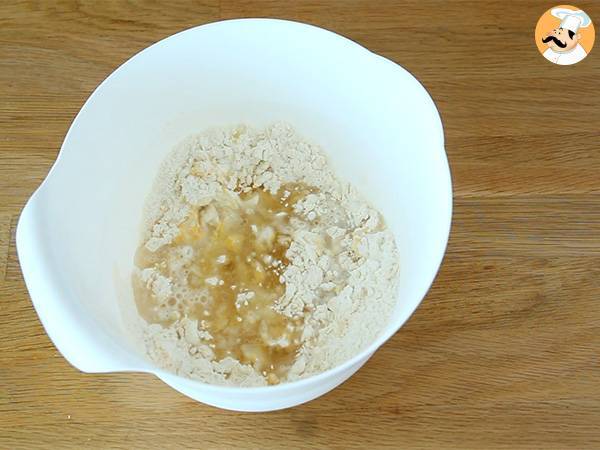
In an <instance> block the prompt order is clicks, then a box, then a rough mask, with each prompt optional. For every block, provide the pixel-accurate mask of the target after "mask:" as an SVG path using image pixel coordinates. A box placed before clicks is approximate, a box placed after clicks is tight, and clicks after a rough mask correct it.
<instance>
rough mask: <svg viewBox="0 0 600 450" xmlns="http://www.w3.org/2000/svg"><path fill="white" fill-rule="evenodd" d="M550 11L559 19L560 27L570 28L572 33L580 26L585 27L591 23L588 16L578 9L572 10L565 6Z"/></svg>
mask: <svg viewBox="0 0 600 450" xmlns="http://www.w3.org/2000/svg"><path fill="white" fill-rule="evenodd" d="M550 13H551V14H552V15H553V16H554V17H556V18H558V19H560V20H561V22H560V28H564V29H565V30H571V31H572V32H573V33H577V30H579V28H580V27H581V28H586V27H588V26H589V25H590V24H591V23H592V19H590V16H588V15H587V14H586V13H585V12H584V11H581V10H580V9H578V10H577V11H573V10H571V9H567V8H553V9H552V11H550Z"/></svg>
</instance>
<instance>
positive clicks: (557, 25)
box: [535, 5, 595, 66]
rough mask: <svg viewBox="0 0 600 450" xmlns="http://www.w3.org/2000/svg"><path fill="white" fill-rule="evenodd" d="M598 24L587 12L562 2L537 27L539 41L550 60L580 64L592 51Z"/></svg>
mask: <svg viewBox="0 0 600 450" xmlns="http://www.w3.org/2000/svg"><path fill="white" fill-rule="evenodd" d="M594 38H595V32H594V24H593V23H592V19H590V16H588V15H587V14H586V13H585V11H582V10H581V9H579V8H576V7H575V6H569V5H560V6H557V7H555V8H552V9H549V10H548V11H546V12H545V13H544V14H543V15H542V17H540V20H538V23H537V26H536V27H535V43H536V44H537V47H538V50H539V51H540V53H541V54H542V55H543V56H544V58H546V59H547V60H548V61H550V62H552V63H554V64H560V65H562V66H567V65H571V64H575V63H578V62H579V61H581V60H582V59H584V58H585V57H586V56H587V55H588V53H589V52H590V51H591V50H592V47H593V45H594Z"/></svg>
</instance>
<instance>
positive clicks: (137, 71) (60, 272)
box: [34, 20, 451, 368]
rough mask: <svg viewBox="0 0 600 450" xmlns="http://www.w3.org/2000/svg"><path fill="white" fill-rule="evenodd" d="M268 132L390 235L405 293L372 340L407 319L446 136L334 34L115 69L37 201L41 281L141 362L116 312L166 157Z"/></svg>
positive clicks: (281, 33) (247, 30)
mask: <svg viewBox="0 0 600 450" xmlns="http://www.w3.org/2000/svg"><path fill="white" fill-rule="evenodd" d="M273 121H287V122H289V123H290V124H292V125H293V126H294V127H295V128H296V130H297V131H298V132H299V133H300V134H301V135H303V136H304V137H305V138H306V139H308V140H310V141H312V142H315V143H317V144H319V145H320V146H321V147H322V148H323V149H324V150H325V151H326V153H327V154H328V155H329V157H330V160H331V163H332V164H333V166H334V167H335V169H336V171H337V172H338V174H339V175H340V176H341V177H343V178H345V179H347V180H349V181H350V182H351V183H352V184H354V185H355V186H356V187H358V188H359V189H360V191H361V192H362V193H363V194H364V195H365V196H366V197H367V199H369V200H370V201H371V202H372V203H373V204H374V205H375V206H376V207H377V208H378V209H379V210H380V211H381V212H382V213H383V215H384V217H385V219H386V221H387V223H388V225H389V227H390V228H391V229H392V230H393V232H394V233H395V236H396V241H397V244H398V247H399V250H400V257H401V261H400V263H401V279H400V287H399V292H398V302H397V307H396V310H395V312H394V316H393V318H392V320H391V321H390V324H389V327H388V329H387V330H386V332H385V333H384V335H383V337H382V341H381V342H383V339H385V338H387V337H389V336H390V335H391V334H393V333H394V332H395V331H396V329H397V328H398V327H399V326H400V325H401V324H402V323H403V322H404V321H405V320H406V319H407V318H408V317H409V316H410V314H411V313H412V312H413V310H414V309H415V308H416V307H417V305H418V303H419V302H420V300H421V298H422V297H423V295H424V294H425V292H426V290H427V289H428V288H429V285H430V283H431V282H432V280H433V278H434V276H435V273H436V271H437V268H438V266H439V263H440V261H441V258H442V255H443V253H444V249H445V245H446V241H447V236H448V230H449V223H450V209H451V190H450V179H449V172H448V166H447V162H446V157H445V153H444V149H443V133H442V127H441V122H440V119H439V116H438V113H437V110H436V108H435V106H434V104H433V102H432V101H431V99H430V97H429V96H428V94H427V93H426V92H425V90H424V89H423V87H422V86H421V85H420V84H419V83H418V82H417V81H416V80H415V79H414V78H413V77H412V76H411V75H410V74H409V73H408V72H406V71H405V70H403V69H402V68H400V67H399V66H397V65H395V64H393V63H391V62H390V61H388V60H385V59H383V58H381V57H379V56H377V55H374V54H372V53H370V52H368V51H367V50H365V49H364V48H362V47H360V46H358V45H357V44H355V43H353V42H351V41H349V40H347V39H345V38H342V37H340V36H338V35H335V34H333V33H330V32H327V31H324V30H321V29H318V28H315V27H310V26H306V25H301V24H297V23H292V22H284V21H272V20H242V21H229V22H220V23H216V24H211V25H208V26H203V27H198V28H194V29H191V30H188V31H185V32H183V33H180V34H177V35H175V36H172V37H170V38H168V39H166V40H164V41H161V42H159V43H158V44H156V45H154V46H152V47H150V48H149V49H146V50H145V51H143V52H142V53H140V54H138V55H136V56H135V57H134V58H132V59H131V60H129V61H128V62H127V63H126V64H124V65H123V66H122V67H120V68H119V69H118V70H117V71H116V72H114V73H113V74H112V75H111V76H110V77H109V78H108V79H107V80H106V81H105V82H104V83H102V85H101V86H100V87H99V88H98V89H97V90H96V92H95V93H94V94H93V95H92V96H91V97H90V99H89V100H88V102H87V103H86V104H85V106H84V107H83V109H82V110H81V112H80V113H79V115H78V116H77V118H76V120H75V122H74V123H73V126H72V127H71V129H70V130H69V133H68V135H67V138H66V139H65V142H64V144H63V147H62V151H61V154H60V157H59V161H58V162H57V164H56V165H55V167H54V168H53V170H52V173H51V175H50V176H49V177H48V179H47V180H46V182H45V183H44V185H43V187H42V188H41V189H40V191H39V192H38V197H39V198H38V202H37V204H36V219H35V222H36V226H39V230H37V232H39V235H40V243H39V245H40V246H41V247H42V250H43V251H42V252H41V253H42V254H41V255H40V257H39V258H40V262H39V267H40V270H43V271H46V272H48V273H49V274H50V275H49V276H51V277H52V278H53V280H54V281H55V285H56V286H58V287H59V289H60V292H61V300H60V301H61V302H63V303H64V304H66V305H68V307H69V308H70V310H71V311H72V312H73V314H74V315H75V316H82V317H85V327H86V329H87V330H88V331H89V333H90V334H91V335H93V336H95V337H94V338H92V339H95V340H96V342H95V343H96V344H98V345H103V344H104V343H105V341H110V342H123V344H122V347H123V348H124V349H125V351H126V352H127V353H128V354H129V353H130V354H131V355H134V354H135V352H136V350H135V349H134V348H133V347H129V345H130V344H125V343H124V342H125V338H126V336H127V335H128V333H127V327H128V325H127V322H126V321H124V320H123V314H122V307H121V306H120V305H123V304H126V305H127V304H129V305H130V306H131V305H133V298H132V292H131V287H130V282H129V281H130V274H131V270H132V260H133V254H134V252H135V249H136V246H137V245H138V242H139V238H140V221H141V215H142V208H143V205H144V202H145V199H146V196H147V194H148V193H149V191H150V188H151V185H152V183H153V181H154V177H155V176H156V174H157V170H158V167H159V164H160V163H161V161H162V160H163V158H164V157H165V155H166V154H167V153H168V152H169V151H170V150H171V149H172V148H173V146H174V145H176V144H177V143H178V142H180V141H181V140H182V139H183V138H185V137H186V136H187V135H189V134H192V133H197V132H200V131H202V130H204V129H205V128H207V127H209V126H213V125H227V124H235V123H247V124H250V125H254V126H264V125H266V124H268V123H270V122H273ZM41 237H44V239H41ZM35 302H36V299H35V298H34V303H35ZM36 307H37V305H36ZM132 357H133V356H132ZM76 365H77V364H76ZM80 368H81V367H80Z"/></svg>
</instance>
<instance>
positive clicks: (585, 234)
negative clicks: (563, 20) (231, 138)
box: [0, 0, 600, 449]
mask: <svg viewBox="0 0 600 450" xmlns="http://www.w3.org/2000/svg"><path fill="white" fill-rule="evenodd" d="M506 5H507V3H506V2H502V1H474V0H472V1H467V0H457V1H455V2H439V1H435V0H424V1H418V0H410V1H402V2H400V1H392V0H383V1H378V2H372V1H366V0H348V1H333V2H320V1H295V2H287V1H282V0H244V1H230V0H206V1H196V2H183V1H171V2H168V3H161V2H150V1H148V2H144V1H118V2H115V1H103V2H95V1H57V2H55V1H44V2H39V1H31V2H30V1H7V2H1V3H0V302H1V303H0V337H1V339H0V448H6V449H21V448H22V449H30V448H76V449H80V448H224V449H228V448H235V447H239V448H265V449H266V448H339V449H348V448H367V447H371V448H385V447H387V448H434V449H438V448H478V449H480V448H510V449H514V448H528V449H529V448H544V449H549V448H557V449H563V448H574V449H582V448H598V447H600V365H599V360H598V358H599V352H600V91H599V90H598V82H599V81H600V49H598V48H596V49H594V50H593V51H592V52H591V53H590V55H589V56H588V58H586V59H585V60H584V61H582V62H581V63H579V64H577V65H575V66H570V67H558V66H553V65H551V64H549V63H548V62H546V61H545V60H544V59H543V58H542V57H541V56H540V55H539V54H538V52H537V50H536V48H535V45H534V42H533V31H534V27H535V23H536V21H537V19H538V17H539V16H540V15H541V14H542V12H543V10H544V9H546V8H548V7H550V6H552V5H551V4H542V3H540V2H539V1H537V0H536V1H533V0H524V1H520V2H519V6H518V9H519V12H518V14H514V13H510V14H509V13H507V6H506ZM577 6H579V7H581V8H583V9H585V10H586V11H587V12H588V13H589V14H590V16H591V17H592V19H596V21H600V6H598V4H597V3H595V2H593V1H580V2H578V3H577ZM234 17H279V18H286V19H293V20H300V21H304V22H309V23H313V24H316V25H319V26H322V27H325V28H328V29H331V30H333V31H336V32H338V33H341V34H343V35H345V36H347V37H349V38H351V39H354V40H356V41H357V42H359V43H361V44H363V45H365V46H366V47H368V48H369V49H371V50H373V51H374V52H377V53H380V54H382V55H384V56H386V57H388V58H391V59H393V60H394V61H397V62H398V63H400V64H402V65H403V66H404V67H406V68H407V69H408V70H410V71H411V72H412V73H413V74H414V75H415V76H416V77H417V78H419V80H420V81H421V82H423V84H424V85H425V86H426V87H427V89H428V90H429V91H430V93H431V94H432V96H433V98H434V100H435V101H436V103H437V105H438V107H439V109H440V112H441V115H442V119H443V121H444V127H445V132H446V142H447V146H446V148H447V153H448V157H449V160H450V164H451V168H452V173H453V180H454V190H455V206H454V207H455V213H454V222H453V230H452V235H451V240H450V244H449V247H448V253H447V256H446V258H445V261H444V264H443V266H442V269H441V271H440V274H439V276H438V278H437V280H436V281H435V283H434V285H433V287H432V289H431V291H430V292H429V294H428V295H427V297H426V299H425V300H424V302H423V304H422V306H421V307H420V308H419V309H418V311H417V312H416V313H415V315H414V316H413V317H412V318H411V320H410V321H409V323H408V324H407V325H406V326H405V327H403V328H402V330H401V331H400V332H398V333H397V334H396V335H395V336H394V337H393V338H392V339H391V340H390V341H389V342H388V343H387V344H386V345H385V346H384V347H383V348H382V349H381V350H380V351H379V352H378V353H377V354H376V355H375V356H374V357H373V358H372V359H371V360H370V361H369V362H368V363H367V364H366V365H365V367H364V368H363V369H361V370H360V371H359V372H358V373H357V374H356V375H355V376H354V377H352V378H351V379H350V380H349V381H348V382H346V383H345V384H343V385H342V386H341V387H339V388H338V389H336V390H334V391H333V392H331V393H329V394H327V395H325V396H324V397H322V398H319V399H317V400H315V401H313V402H310V403H308V404H306V405H302V406H299V407H297V408H293V409H290V410H285V411H279V412H273V413H267V414H240V413H233V412H228V411H220V410H217V409H215V408H211V407H208V406H204V405H202V404H198V403H195V402H193V401H192V400H189V399H187V398H186V397H184V396H182V395H179V394H178V393H176V392H175V391H173V390H171V389H170V388H168V387H167V386H166V385H164V384H163V383H161V382H160V381H159V380H157V379H155V378H154V377H152V376H149V375H140V374H105V375H90V374H83V373H80V372H78V371H77V370H75V369H74V368H73V367H71V366H69V364H68V363H67V362H66V361H65V360H64V359H63V358H62V356H60V354H58V353H57V351H56V349H55V348H54V346H53V345H52V343H51V342H50V340H49V339H48V337H47V336H46V334H45V332H44V330H43V328H42V327H41V325H40V323H39V321H38V319H37V316H36V314H35V311H34V310H33V308H32V306H31V302H30V300H29V297H28V294H27V291H26V289H25V287H24V284H23V280H22V277H21V274H20V270H19V266H18V259H17V255H16V250H15V245H14V229H15V226H16V222H17V218H18V215H19V212H20V210H21V208H22V207H23V205H24V203H25V201H26V200H27V198H28V196H29V195H31V193H32V192H33V190H34V189H35V188H36V187H37V186H38V184H39V183H40V182H41V181H42V179H43V178H44V177H45V175H46V174H47V172H48V170H49V169H50V167H51V165H52V163H53V161H54V159H55V158H56V155H57V153H58V149H59V148H60V144H61V142H62V139H63V137H64V134H65V133H66V131H67V129H68V127H69V124H70V122H71V120H72V119H73V117H74V116H75V114H76V113H77V111H78V109H79V108H80V107H81V105H82V104H83V102H84V101H85V99H86V98H87V96H88V95H89V94H90V93H91V91H92V90H93V89H94V88H95V87H96V85H97V84H98V83H99V82H100V81H102V80H103V79H104V78H105V77H106V76H107V75H108V74H109V73H110V72H111V71H112V70H114V69H115V68H116V67H117V66H118V65H120V64H121V63H122V62H123V61H125V60H126V59H127V58H128V57H130V56H131V55H132V54H134V53H136V52H137V51H139V50H141V49H142V48H144V47H146V46H148V45H149V44H151V43H153V42H155V41H157V40H160V39H162V38H164V37H166V36H168V35H170V34H173V33H175V32H177V31H180V30H182V29H185V28H188V27H190V26H193V25H197V24H201V23H206V22H211V21H215V20H219V19H222V18H223V19H224V18H234Z"/></svg>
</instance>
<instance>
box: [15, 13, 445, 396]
mask: <svg viewBox="0 0 600 450" xmlns="http://www.w3.org/2000/svg"><path fill="white" fill-rule="evenodd" d="M241 23H256V24H266V25H269V24H278V25H284V26H289V27H300V28H304V29H306V30H307V31H310V32H313V33H315V32H316V33H320V34H321V35H322V37H324V38H326V39H336V40H338V41H340V42H343V43H344V44H345V45H348V46H350V47H352V48H354V49H355V50H360V53H361V54H363V55H364V56H365V57H369V58H372V60H373V61H376V62H377V63H378V64H381V63H383V64H387V65H392V66H393V68H394V70H400V71H402V72H405V73H406V74H408V75H409V76H410V77H411V78H412V79H413V80H414V81H416V82H417V83H418V84H419V86H420V87H421V88H422V91H423V93H424V94H425V100H427V99H428V100H429V101H430V103H431V107H432V113H433V117H434V118H435V121H436V122H437V123H436V125H437V128H438V130H437V131H438V133H439V136H438V138H439V142H440V148H439V149H438V151H439V152H440V156H441V158H442V163H443V167H444V169H445V171H446V172H447V175H448V176H447V183H445V191H446V202H447V210H448V217H446V218H445V222H446V226H445V227H444V228H445V232H444V234H443V236H442V238H443V241H444V242H443V245H442V247H441V248H442V251H441V252H440V254H439V256H438V257H437V260H436V261H435V265H434V266H433V267H435V270H434V271H432V274H431V275H430V279H429V282H428V283H427V288H426V289H425V290H424V291H423V294H422V295H421V298H420V299H419V301H418V302H416V304H415V306H414V308H413V309H412V311H410V313H409V314H408V315H407V316H406V317H405V318H404V319H403V320H401V321H400V322H399V323H398V324H397V326H395V327H394V328H391V329H389V330H387V329H386V330H384V332H382V333H381V334H380V335H378V336H377V337H376V338H375V340H373V342H371V343H370V344H369V345H368V346H367V347H365V348H364V349H363V350H361V351H360V352H359V353H357V354H356V355H354V356H353V357H351V358H349V359H348V360H346V361H344V362H342V363H341V364H338V365H336V366H334V367H332V368H330V369H327V370H325V371H323V372H319V373H317V374H314V375H310V376H308V377H306V378H302V379H299V380H294V381H289V382H285V383H281V384H277V385H269V386H251V387H243V386H227V385H217V384H210V383H206V382H203V381H199V380H196V379H192V378H188V377H185V376H182V375H178V374H176V373H174V372H170V371H167V370H165V369H162V368H160V367H159V366H157V365H155V364H154V363H152V362H151V361H150V360H148V359H147V358H145V361H146V362H147V363H148V366H147V367H136V368H123V369H116V370H114V372H146V373H152V374H154V375H156V376H157V377H158V378H160V379H161V380H162V381H164V382H165V383H167V384H171V383H172V380H175V381H177V382H178V384H184V385H188V386H190V387H198V388H202V389H203V390H205V391H210V392H212V393H218V392H228V393H238V394H245V395H252V394H263V393H269V394H271V393H272V394H275V393H280V392H284V391H287V390H290V389H298V388H303V387H307V386H310V385H314V384H315V383H319V382H321V381H323V380H326V379H329V378H331V377H332V376H334V375H336V374H339V373H342V372H344V371H346V370H347V369H349V368H351V367H352V366H355V365H357V364H361V363H364V362H366V361H367V360H368V358H369V357H370V356H371V355H372V354H373V353H374V352H375V351H377V349H379V347H381V346H382V345H383V344H384V343H385V342H387V341H388V340H389V339H390V338H391V337H392V336H393V335H394V334H395V333H397V332H398V330H399V329H400V328H402V326H404V324H405V323H406V322H407V321H408V320H409V319H410V317H412V315H413V314H414V312H415V310H416V309H417V308H418V307H419V305H420V304H421V302H422V301H423V299H424V298H425V295H426V294H427V292H428V291H429V289H430V288H431V285H432V284H433V282H434V280H435V278H436V276H437V274H438V272H439V269H440V267H441V264H442V261H443V259H444V256H445V254H446V250H447V246H448V240H449V237H450V230H451V222H452V200H453V196H452V174H451V171H450V167H449V164H448V157H447V154H446V151H445V146H444V131H443V125H442V120H441V116H440V113H439V110H438V109H437V107H436V105H435V102H434V101H433V99H432V98H431V96H430V95H429V92H428V91H427V90H426V89H425V87H424V86H423V84H422V83H421V82H420V81H419V80H418V79H417V78H416V77H415V76H414V75H412V73H410V72H409V71H408V70H406V69H405V68H404V67H402V66H400V65H399V64H397V63H396V62H394V61H392V60H390V59H388V58H385V57H383V56H381V55H378V54H376V53H373V52H371V51H370V50H368V49H367V48H365V47H364V46H362V45H360V44H358V43H357V42H355V41H353V40H351V39H349V38H347V37H345V36H342V35H340V34H338V33H336V32H333V31H331V30H328V29H325V28H322V27H319V26H316V25H311V24H307V23H303V22H298V21H293V20H284V19H272V18H242V19H227V20H219V21H215V22H209V23H206V24H202V25H197V26H193V27H190V28H187V29H185V30H182V31H179V32H177V33H175V34H173V35H170V36H167V37H166V38H163V39H161V40H159V41H157V42H155V43H154V44H152V45H150V46H148V47H145V48H144V49H142V50H140V51H139V52H137V53H135V54H134V55H133V56H131V57H130V58H128V59H127V60H126V61H125V62H123V63H122V64H121V65H119V66H118V67H117V68H116V69H115V70H114V71H112V72H111V73H110V74H109V75H108V76H107V77H106V78H105V79H104V80H103V81H102V82H101V83H100V84H99V85H98V86H97V87H96V88H95V89H94V90H93V91H92V93H91V94H90V96H89V97H88V98H87V100H86V101H85V102H84V104H83V106H82V107H81V108H80V110H79V112H78V113H77V115H76V116H75V118H74V120H73V122H72V123H71V125H70V127H69V130H68V131H67V133H66V135H65V138H64V140H63V143H62V145H61V149H60V151H59V153H58V155H57V157H56V160H55V162H54V164H53V165H52V167H51V168H50V170H49V172H48V174H47V175H46V177H45V178H44V180H43V181H42V183H41V184H40V186H39V187H38V188H37V189H36V190H35V191H34V193H33V194H32V195H31V197H30V199H29V200H28V202H27V204H26V205H25V208H27V206H28V205H30V204H31V203H32V201H33V200H34V198H35V197H37V196H38V195H39V193H40V192H41V191H42V190H43V189H44V186H45V185H46V184H47V183H46V182H47V180H48V179H50V178H51V177H52V174H53V172H54V170H55V168H56V167H57V166H58V165H59V164H60V161H61V160H62V158H63V157H64V147H65V144H66V143H67V142H68V141H69V137H70V135H71V132H72V130H73V129H74V128H75V127H76V126H77V119H78V118H79V117H80V115H81V114H82V112H83V111H84V110H85V108H86V107H88V106H89V104H90V103H91V102H92V101H93V99H94V98H95V97H96V96H98V95H101V94H100V92H101V90H102V88H103V86H104V85H105V83H108V82H109V80H110V79H111V78H112V77H113V76H114V75H115V74H116V73H117V72H119V71H121V70H122V69H123V68H124V67H125V66H126V65H127V64H129V63H130V62H131V61H133V60H134V59H135V58H137V57H138V56H139V55H141V54H142V53H145V52H148V51H150V50H151V49H153V48H154V47H156V46H163V45H165V44H168V43H169V41H171V40H174V39H176V38H177V37H179V36H180V35H182V34H184V33H190V32H194V31H195V30H198V29H200V28H202V29H207V28H219V27H231V26H236V25H238V24H241ZM17 228H18V227H17ZM17 251H18V240H17ZM32 303H34V302H33V299H32ZM34 307H35V303H34ZM57 349H58V350H59V351H60V349H59V348H58V347H57ZM128 353H129V352H128ZM61 354H62V352H61ZM63 356H64V355H63ZM69 362H70V361H69ZM165 379H169V381H167V380H165Z"/></svg>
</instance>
